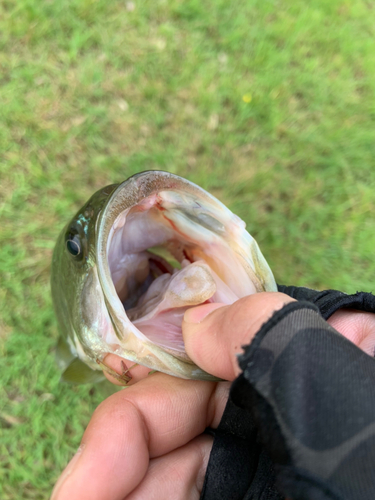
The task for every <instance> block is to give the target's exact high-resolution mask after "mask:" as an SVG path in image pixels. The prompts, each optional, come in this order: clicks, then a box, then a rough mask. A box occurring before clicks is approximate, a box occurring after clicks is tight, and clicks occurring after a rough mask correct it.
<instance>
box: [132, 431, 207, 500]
mask: <svg viewBox="0 0 375 500" xmlns="http://www.w3.org/2000/svg"><path fill="white" fill-rule="evenodd" d="M212 443H213V438H212V437H211V436H208V435H202V436H199V437H197V438H195V439H193V441H190V443H188V444H186V445H185V446H182V447H181V448H178V449H177V450H174V451H172V452H170V453H168V454H166V455H164V456H162V457H159V458H154V459H153V460H151V461H150V465H149V468H148V470H147V474H146V476H145V477H144V479H143V481H142V482H141V483H140V484H139V486H138V487H137V488H136V489H135V490H134V491H133V492H132V493H130V495H128V496H127V497H126V499H124V500H144V499H147V500H165V499H166V498H173V500H186V499H187V498H188V499H189V500H194V499H196V500H199V498H200V495H201V491H202V487H203V482H204V476H205V474H206V469H207V464H208V459H209V456H210V452H211V448H212Z"/></svg>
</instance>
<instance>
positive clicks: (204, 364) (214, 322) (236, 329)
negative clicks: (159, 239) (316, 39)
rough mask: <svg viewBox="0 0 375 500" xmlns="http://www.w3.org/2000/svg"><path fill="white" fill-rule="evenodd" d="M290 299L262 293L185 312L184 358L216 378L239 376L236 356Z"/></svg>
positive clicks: (183, 325) (183, 323)
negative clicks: (228, 303) (186, 355)
mask: <svg viewBox="0 0 375 500" xmlns="http://www.w3.org/2000/svg"><path fill="white" fill-rule="evenodd" d="M293 301H294V299H292V298H291V297H289V296H288V295H285V294H283V293H278V292H262V293H256V294H254V295H249V296H247V297H244V298H242V299H239V300H237V301H236V302H234V303H233V304H231V305H229V306H228V305H225V304H220V303H212V304H204V305H202V306H198V307H194V308H192V309H188V310H187V311H186V313H185V316H184V320H183V322H182V334H183V337H184V342H185V348H186V352H187V354H188V356H189V357H190V358H191V359H192V360H193V361H194V363H195V364H197V365H198V366H199V367H200V368H202V369H203V370H205V371H206V372H208V373H211V374H212V375H215V376H216V377H219V378H222V379H225V380H234V379H235V378H236V377H237V376H238V374H239V373H240V368H239V366H238V363H237V355H238V354H240V353H241V352H242V350H243V349H242V347H243V346H245V345H248V344H249V343H250V342H251V341H252V339H253V338H254V336H255V334H256V333H257V332H258V331H259V330H260V328H261V326H262V325H263V323H265V322H266V321H268V319H269V318H270V317H271V316H272V315H273V313H274V312H275V311H277V310H279V309H281V308H282V307H283V306H284V305H285V304H287V303H288V302H293Z"/></svg>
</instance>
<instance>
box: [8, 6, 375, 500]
mask: <svg viewBox="0 0 375 500" xmlns="http://www.w3.org/2000/svg"><path fill="white" fill-rule="evenodd" d="M0 33H1V36H0V69H1V71H0V82H1V87H0V117H1V127H0V148H1V149H0V154H1V160H0V186H1V190H0V249H1V250H0V283H1V288H0V307H1V316H0V377H1V383H0V498H1V499H2V500H10V499H12V500H15V499H19V498H24V499H47V498H48V497H49V493H50V491H51V488H52V485H53V483H54V481H55V480H56V478H57V477H58V475H59V472H60V471H61V469H62V468H63V467H64V465H65V464H66V462H67V461H68V459H69V458H70V457H71V455H72V454H73V453H74V451H75V449H76V448H77V447H78V445H79V441H80V437H81V435H82V432H83V429H84V427H85V426H86V424H87V422H88V420H89V418H90V415H91V413H92V411H93V409H94V408H95V407H96V405H97V404H98V403H99V402H100V401H101V400H102V399H103V397H104V393H105V390H108V388H106V389H105V390H104V389H103V388H99V387H91V386H82V387H71V386H67V385H63V384H60V383H59V373H58V371H57V368H56V365H55V362H54V345H55V342H56V338H57V330H56V322H55V319H54V316H53V312H52V308H51V298H50V293H49V271H50V261H51V254H52V249H53V246H54V241H55V239H56V237H57V234H58V232H59V231H60V229H61V228H62V226H63V224H64V223H65V222H66V221H67V220H68V219H69V218H70V217H71V216H72V214H73V213H74V212H75V211H76V210H77V209H78V208H79V207H80V206H81V205H82V204H83V203H84V202H85V201H86V199H87V198H88V197H89V196H90V195H91V194H92V193H93V192H94V191H95V190H97V189H99V188H100V187H102V186H104V185H106V184H110V183H113V182H120V181H122V180H125V179H126V178H127V177H129V176H130V175H132V174H134V173H136V172H139V171H142V170H148V169H162V170H168V171H170V172H173V173H177V174H180V175H182V176H185V177H187V178H188V179H190V180H192V181H194V182H196V183H198V184H200V185H201V186H202V187H204V188H205V189H207V190H209V191H210V192H212V193H213V194H214V195H216V196H217V197H218V198H219V199H220V200H222V201H223V202H224V203H226V204H227V205H228V206H229V207H230V208H231V209H232V210H233V211H234V212H236V213H237V214H238V215H239V216H240V217H242V218H243V219H244V220H245V221H246V222H247V224H248V229H249V231H250V232H251V233H252V234H253V235H254V236H255V237H256V239H257V240H258V242H259V244H260V246H261V248H262V250H263V253H264V255H265V256H266V258H267V260H268V262H269V263H270V265H271V267H272V269H273V271H274V274H275V276H276V280H277V281H278V282H279V283H284V284H297V285H306V286H311V287H315V288H325V287H330V288H339V289H342V290H344V291H348V292H355V291H356V290H366V291H372V290H374V288H375V287H374V273H375V262H374V258H373V255H374V248H375V224H374V222H373V217H374V212H375V201H374V200H375V197H374V188H375V161H374V158H375V140H374V137H375V134H374V125H375V50H374V45H375V42H374V39H375V9H374V8H373V4H372V2H369V1H364V0H363V1H361V0H350V1H349V0H346V1H338V0H330V1H329V2H327V1H326V0H311V1H310V2H305V1H302V0H301V1H299V0H294V1H292V2H279V1H277V0H270V1H264V0H248V1H244V0H238V1H237V2H229V1H228V0H208V1H206V2H202V1H200V0H184V1H183V0H179V1H178V0H142V1H135V2H134V3H133V2H126V1H117V0H113V1H107V0H60V1H55V0H3V1H2V2H0Z"/></svg>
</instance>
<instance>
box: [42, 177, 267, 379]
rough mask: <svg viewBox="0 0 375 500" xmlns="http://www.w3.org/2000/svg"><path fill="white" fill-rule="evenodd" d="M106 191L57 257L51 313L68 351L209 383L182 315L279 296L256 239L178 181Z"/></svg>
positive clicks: (77, 221)
mask: <svg viewBox="0 0 375 500" xmlns="http://www.w3.org/2000/svg"><path fill="white" fill-rule="evenodd" d="M106 189H107V188H105V189H103V190H101V191H100V192H98V193H96V194H95V195H94V196H93V197H92V198H91V199H90V200H89V202H88V203H87V204H86V205H85V206H84V207H83V208H82V210H81V211H79V212H78V213H77V214H76V216H75V218H74V219H73V220H72V221H71V222H70V224H68V226H67V227H68V229H67V230H65V233H64V232H63V233H62V234H61V235H60V238H59V240H58V243H57V246H56V249H55V253H54V264H53V273H52V280H51V282H52V291H53V297H54V304H55V310H56V313H57V315H58V319H59V322H60V327H61V329H62V331H63V335H65V337H67V341H68V344H69V346H70V348H71V350H72V352H73V353H74V355H75V356H76V357H78V358H80V359H81V360H82V361H83V362H84V363H86V364H87V365H89V366H90V367H91V368H97V367H98V365H97V362H98V361H103V359H104V358H105V356H106V355H107V354H110V353H112V354H117V355H118V356H120V357H121V358H123V359H125V360H128V361H132V362H135V363H138V364H141V365H144V366H146V367H148V368H151V369H154V370H158V371H163V372H165V373H169V374H171V375H176V376H179V377H183V378H198V379H206V380H207V379H210V377H211V379H212V376H210V375H209V374H206V373H205V372H203V371H202V370H200V369H199V368H198V367H196V366H195V365H194V364H193V363H192V361H191V360H190V359H189V358H188V356H187V354H186V352H185V348H184V343H183V338H182V320H183V316H184V313H185V311H186V310H187V309H188V308H190V307H195V306H198V305H200V304H205V303H210V302H219V303H223V304H232V303H233V302H235V301H236V300H238V299H240V298H242V297H244V296H246V295H250V294H252V293H257V292H262V291H276V284H275V280H274V278H273V275H272V272H271V270H270V268H269V266H268V264H267V262H266V260H265V259H264V257H263V255H262V254H261V252H260V250H259V247H258V245H257V243H256V241H255V240H254V239H253V238H252V236H250V234H249V233H248V232H247V231H246V229H245V223H244V222H243V221H242V220H241V219H240V218H239V217H237V216H236V215H234V214H233V213H232V212H231V211H230V210H229V209H228V208H227V207H225V205H223V204H222V203H221V202H219V201H218V200H217V199H216V198H214V197H213V196H211V195H210V194H209V193H207V192H206V191H204V190H203V189H202V188H200V187H199V186H196V185H195V184H193V183H191V182H189V181H187V180H185V179H183V178H181V177H178V176H176V175H173V174H169V173H167V172H160V171H150V172H143V173H140V174H137V175H135V176H133V177H131V178H130V179H128V180H127V181H125V182H123V183H122V184H120V185H118V186H109V187H108V189H107V191H106ZM107 193H108V194H107ZM64 234H65V235H68V236H64ZM64 238H65V240H64ZM64 242H65V247H64V246H63V245H64ZM77 299H79V300H78V301H77ZM67 315H69V318H67V317H66V316H67ZM64 329H65V333H64ZM72 332H73V333H72ZM102 368H105V366H102Z"/></svg>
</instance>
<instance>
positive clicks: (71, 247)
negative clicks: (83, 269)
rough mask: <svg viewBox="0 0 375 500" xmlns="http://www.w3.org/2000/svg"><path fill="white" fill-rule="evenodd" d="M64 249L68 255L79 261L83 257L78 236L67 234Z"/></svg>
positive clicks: (71, 233)
mask: <svg viewBox="0 0 375 500" xmlns="http://www.w3.org/2000/svg"><path fill="white" fill-rule="evenodd" d="M66 248H67V250H68V252H69V253H70V255H72V256H73V257H75V258H76V259H78V260H80V259H82V257H83V248H82V242H81V238H80V237H79V234H77V233H73V232H69V233H68V234H67V238H66Z"/></svg>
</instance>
